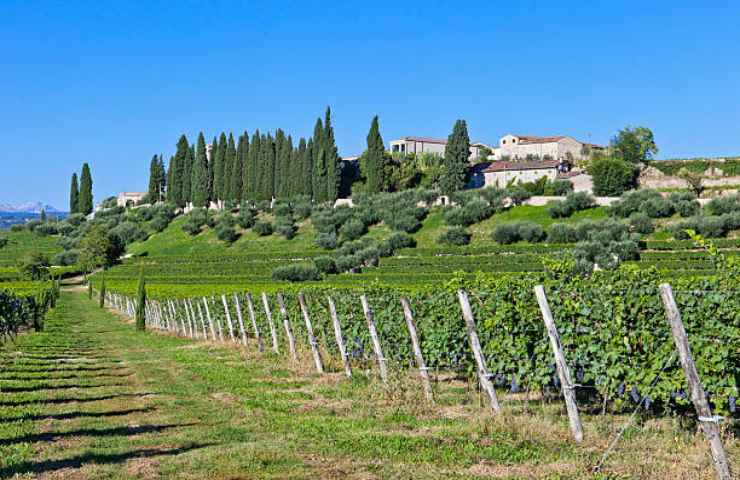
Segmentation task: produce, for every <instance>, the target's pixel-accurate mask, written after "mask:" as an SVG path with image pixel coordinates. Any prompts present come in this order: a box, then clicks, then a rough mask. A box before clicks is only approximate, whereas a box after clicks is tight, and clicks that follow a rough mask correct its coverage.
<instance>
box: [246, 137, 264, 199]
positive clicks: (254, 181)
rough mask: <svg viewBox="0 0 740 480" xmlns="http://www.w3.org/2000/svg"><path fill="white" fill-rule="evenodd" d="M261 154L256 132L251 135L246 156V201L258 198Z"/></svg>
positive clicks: (260, 141)
mask: <svg viewBox="0 0 740 480" xmlns="http://www.w3.org/2000/svg"><path fill="white" fill-rule="evenodd" d="M261 154H262V135H260V131H259V130H256V131H255V132H254V134H253V135H252V144H251V145H250V146H249V152H248V155H247V180H248V181H247V185H246V191H247V196H246V199H248V200H252V201H254V200H257V198H258V197H259V192H258V188H257V187H258V185H259V178H260V176H261V174H260V171H261V170H262V169H261V168H260V155H261Z"/></svg>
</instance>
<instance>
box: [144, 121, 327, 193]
mask: <svg viewBox="0 0 740 480" xmlns="http://www.w3.org/2000/svg"><path fill="white" fill-rule="evenodd" d="M208 148H210V155H209V154H208ZM164 170H165V169H164V162H163V161H162V157H161V156H160V157H157V156H155V157H154V158H153V159H152V163H151V165H150V179H149V194H150V198H152V199H163V198H166V200H167V201H169V202H172V203H175V204H177V205H179V206H184V205H185V204H187V203H189V202H192V203H193V205H194V206H196V207H204V206H207V205H208V204H209V202H211V201H234V202H237V203H239V202H242V201H260V200H271V199H272V198H290V197H295V196H298V195H306V196H309V197H310V198H312V199H313V200H314V201H316V202H319V203H321V202H327V201H334V200H336V199H337V197H338V196H339V184H340V179H341V164H340V158H339V154H338V151H337V146H336V140H335V138H334V127H333V126H332V123H331V110H330V109H329V108H327V109H326V114H325V116H324V119H323V121H322V119H321V118H318V119H317V120H316V125H315V127H314V134H313V137H311V138H309V139H308V140H306V139H305V138H301V139H300V140H299V141H298V145H297V146H296V145H295V144H294V141H293V138H292V137H291V136H290V135H286V134H285V132H284V131H283V130H281V129H278V130H276V131H275V133H274V135H273V134H272V133H266V134H264V133H260V131H259V130H257V131H255V132H254V133H253V134H252V136H251V138H250V136H249V134H248V133H247V132H246V131H245V132H244V133H243V134H241V135H239V136H238V137H237V138H236V139H234V135H233V134H231V133H229V135H228V136H227V135H226V134H225V133H221V135H220V136H219V137H217V138H214V139H213V141H212V143H211V145H210V147H209V146H208V145H206V141H205V137H204V135H203V133H202V132H201V133H200V134H199V135H198V139H197V141H196V143H195V145H191V144H190V143H189V142H188V139H187V137H186V136H185V135H182V136H181V137H180V139H179V140H178V142H177V149H176V152H175V155H174V156H173V157H172V158H171V159H170V162H169V167H168V169H167V173H166V175H165V173H164ZM165 192H166V193H165Z"/></svg>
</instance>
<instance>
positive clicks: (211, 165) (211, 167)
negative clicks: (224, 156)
mask: <svg viewBox="0 0 740 480" xmlns="http://www.w3.org/2000/svg"><path fill="white" fill-rule="evenodd" d="M217 151H218V139H216V137H213V142H212V143H211V155H210V157H208V200H209V201H211V200H216V196H215V193H214V188H215V177H214V175H215V165H216V152H217ZM206 153H207V151H206Z"/></svg>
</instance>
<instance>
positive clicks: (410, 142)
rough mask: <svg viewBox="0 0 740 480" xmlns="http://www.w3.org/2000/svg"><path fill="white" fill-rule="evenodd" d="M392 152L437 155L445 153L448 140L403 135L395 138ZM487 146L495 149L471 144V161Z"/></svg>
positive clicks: (477, 143)
mask: <svg viewBox="0 0 740 480" xmlns="http://www.w3.org/2000/svg"><path fill="white" fill-rule="evenodd" d="M390 146H391V153H402V154H414V155H421V154H422V153H431V154H435V155H444V154H445V147H446V146H447V140H443V139H440V138H430V137H403V138H400V139H398V140H393V141H391V143H390ZM483 148H487V149H489V150H493V149H492V148H491V147H489V146H488V145H486V144H484V143H480V142H475V143H471V144H470V157H469V159H470V160H471V161H473V160H477V159H478V158H479V157H480V155H481V150H482V149H483Z"/></svg>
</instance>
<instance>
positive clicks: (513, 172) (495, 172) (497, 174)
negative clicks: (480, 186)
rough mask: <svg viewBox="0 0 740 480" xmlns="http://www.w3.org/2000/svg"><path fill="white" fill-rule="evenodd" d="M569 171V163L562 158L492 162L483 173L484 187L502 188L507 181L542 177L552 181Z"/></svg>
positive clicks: (512, 181) (524, 181)
mask: <svg viewBox="0 0 740 480" xmlns="http://www.w3.org/2000/svg"><path fill="white" fill-rule="evenodd" d="M569 171H570V165H569V164H568V163H567V162H566V161H564V160H545V161H535V162H527V161H523V162H503V161H501V162H492V163H491V164H490V165H489V166H488V167H487V168H486V169H485V170H483V175H484V178H485V186H486V187H499V188H504V187H506V186H507V185H508V184H509V183H514V184H516V183H527V182H535V181H537V180H539V179H540V178H542V177H546V178H547V179H548V180H550V181H553V180H555V179H556V178H558V175H563V174H566V173H568V172H569Z"/></svg>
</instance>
